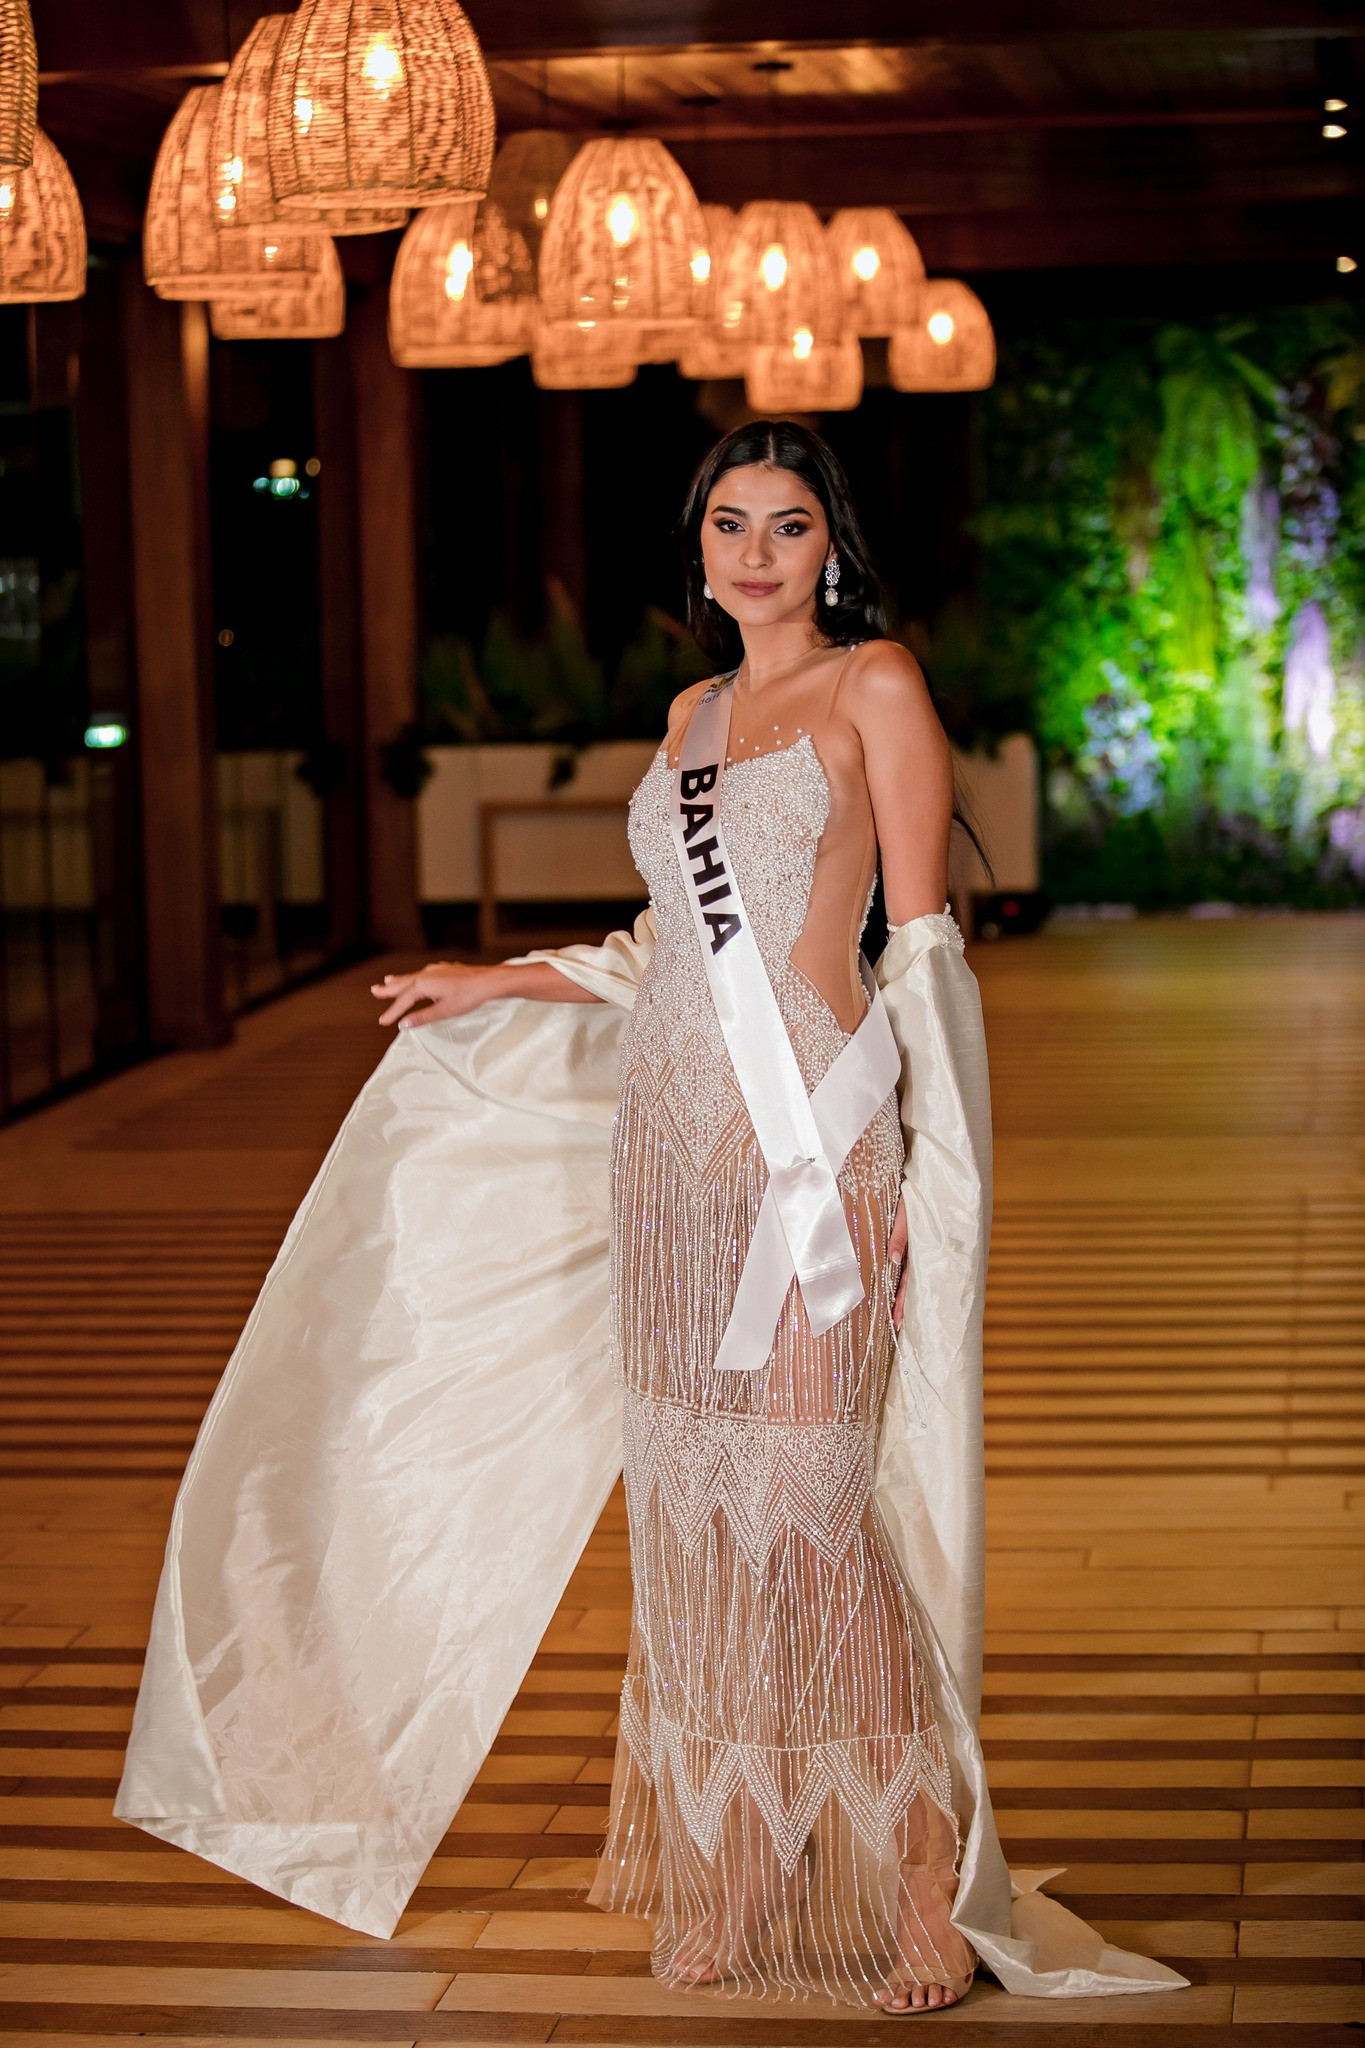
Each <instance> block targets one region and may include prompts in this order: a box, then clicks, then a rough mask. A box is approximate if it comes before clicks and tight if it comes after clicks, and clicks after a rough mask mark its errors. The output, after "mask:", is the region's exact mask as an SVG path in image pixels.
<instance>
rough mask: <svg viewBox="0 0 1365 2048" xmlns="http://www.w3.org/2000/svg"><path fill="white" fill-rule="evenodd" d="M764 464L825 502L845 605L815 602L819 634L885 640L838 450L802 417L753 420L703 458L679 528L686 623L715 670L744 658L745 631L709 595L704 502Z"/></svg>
mask: <svg viewBox="0 0 1365 2048" xmlns="http://www.w3.org/2000/svg"><path fill="white" fill-rule="evenodd" d="M753 463H761V464H764V465H765V466H766V467H768V468H770V469H789V470H790V471H791V472H792V475H793V476H798V477H800V479H801V481H802V483H803V484H804V485H805V486H806V489H807V490H808V491H810V492H811V494H812V496H814V497H815V498H817V499H818V500H819V502H820V506H821V509H822V510H823V512H824V515H825V518H826V520H827V521H828V524H829V537H830V541H831V544H832V545H833V548H834V552H835V554H836V556H837V557H838V561H839V582H838V586H837V588H838V593H839V602H838V603H837V604H831V605H827V604H826V603H825V602H824V597H823V592H822V593H821V595H820V597H819V598H817V601H816V607H815V624H816V627H817V628H818V630H819V632H820V634H821V636H822V637H823V638H824V639H825V640H827V641H829V642H830V644H831V645H832V646H837V645H838V644H839V643H840V642H848V641H853V640H880V639H881V638H882V636H883V635H884V634H885V632H886V606H885V600H884V597H883V594H882V586H881V583H880V581H879V579H878V576H877V572H876V570H875V569H874V568H873V566H872V557H871V555H870V554H869V553H868V547H867V542H866V541H865V540H864V538H863V530H862V527H861V526H860V525H859V524H858V514H857V512H856V511H855V510H854V507H853V493H852V491H851V490H850V489H849V486H848V478H847V477H846V476H845V475H844V471H843V465H842V463H841V462H840V461H839V458H838V456H837V455H836V454H835V453H834V450H833V449H832V448H830V447H829V446H828V445H827V444H826V443H825V442H824V441H822V440H821V439H820V436H819V435H818V434H815V433H812V432H811V430H810V428H809V427H803V426H802V425H801V424H800V422H799V421H798V420H750V421H749V422H748V423H747V424H746V425H745V426H742V427H736V428H735V430H734V432H733V433H730V434H727V435H726V436H725V438H724V440H722V441H717V443H716V445H715V447H714V448H713V449H712V450H711V451H710V453H709V454H708V455H707V456H706V457H705V458H704V460H703V461H702V463H701V466H700V468H699V469H698V470H697V473H696V475H695V476H694V477H693V479H692V483H691V486H690V488H689V490H688V493H687V501H686V503H685V504H684V506H683V512H682V518H681V520H680V521H679V523H678V535H679V539H680V540H681V542H682V551H683V565H684V568H685V570H686V573H687V623H688V625H689V627H690V628H691V631H692V637H693V639H694V640H695V641H696V643H697V645H698V647H700V649H701V651H702V653H703V654H704V655H705V656H706V658H707V660H708V661H713V662H715V664H716V667H717V669H725V668H733V667H734V666H735V664H736V663H737V662H738V660H739V658H740V655H741V654H742V653H743V651H744V648H743V643H742V641H741V639H740V635H739V627H738V626H737V625H736V624H735V622H734V620H733V619H732V618H731V617H730V614H729V613H728V612H726V611H722V609H721V607H720V606H719V605H718V604H717V603H716V601H715V599H714V598H709V597H707V595H706V570H705V568H704V567H703V565H702V558H701V526H702V520H703V519H704V518H705V516H706V501H707V499H708V498H709V497H710V495H711V493H712V491H713V490H714V489H715V487H716V483H717V481H718V480H719V479H720V478H721V477H723V476H724V475H725V473H726V471H727V470H731V469H747V468H748V467H749V466H750V465H751V464H753Z"/></svg>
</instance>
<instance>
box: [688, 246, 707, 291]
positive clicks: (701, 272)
mask: <svg viewBox="0 0 1365 2048" xmlns="http://www.w3.org/2000/svg"><path fill="white" fill-rule="evenodd" d="M710 275H711V252H710V250H709V249H698V250H696V251H695V252H694V253H693V257H692V282H693V284H705V283H706V280H707V278H708V277H709V276H710Z"/></svg>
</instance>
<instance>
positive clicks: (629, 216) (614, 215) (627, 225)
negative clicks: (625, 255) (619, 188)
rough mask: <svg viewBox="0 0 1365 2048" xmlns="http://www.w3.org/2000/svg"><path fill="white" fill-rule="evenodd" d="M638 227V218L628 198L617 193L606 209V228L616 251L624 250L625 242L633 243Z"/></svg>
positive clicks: (623, 194)
mask: <svg viewBox="0 0 1365 2048" xmlns="http://www.w3.org/2000/svg"><path fill="white" fill-rule="evenodd" d="M639 225H640V216H639V214H638V213H637V212H636V211H635V208H634V205H633V204H632V202H631V200H630V198H629V196H628V195H627V194H626V193H624V192H618V193H616V194H615V196H614V197H613V199H612V202H611V205H610V206H609V207H608V208H607V226H608V227H609V228H610V229H611V238H612V240H613V242H615V244H616V246H617V248H618V249H624V248H625V246H626V244H627V242H631V241H634V239H635V230H636V229H637V228H638V227H639Z"/></svg>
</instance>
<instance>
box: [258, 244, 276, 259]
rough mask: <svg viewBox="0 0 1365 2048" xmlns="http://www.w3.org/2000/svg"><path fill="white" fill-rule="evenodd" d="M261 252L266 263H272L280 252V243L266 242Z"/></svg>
mask: <svg viewBox="0 0 1365 2048" xmlns="http://www.w3.org/2000/svg"><path fill="white" fill-rule="evenodd" d="M261 253H262V255H263V256H264V257H265V260H266V262H267V263H273V262H274V261H275V258H276V257H277V256H278V255H279V253H280V245H279V243H278V242H267V243H266V245H265V248H264V249H263V250H262V252H261Z"/></svg>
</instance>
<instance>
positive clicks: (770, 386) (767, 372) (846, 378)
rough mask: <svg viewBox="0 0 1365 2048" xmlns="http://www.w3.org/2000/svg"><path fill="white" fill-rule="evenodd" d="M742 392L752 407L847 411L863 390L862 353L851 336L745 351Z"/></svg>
mask: <svg viewBox="0 0 1365 2048" xmlns="http://www.w3.org/2000/svg"><path fill="white" fill-rule="evenodd" d="M744 395H745V397H746V398H747V399H748V401H749V404H750V405H751V406H752V407H753V409H754V411H755V412H851V411H852V410H853V407H854V406H855V405H856V404H857V403H858V401H859V399H860V398H861V397H862V395H863V352H862V349H861V348H860V347H859V346H858V340H857V336H856V335H852V334H849V335H846V336H845V337H844V339H843V340H842V341H827V342H825V343H823V344H821V343H819V342H808V338H807V335H806V333H805V332H804V331H803V332H801V333H799V334H798V335H797V337H796V341H795V343H794V344H792V343H788V345H787V346H786V347H785V348H772V347H769V348H756V349H753V350H752V351H751V352H750V356H749V366H748V370H747V372H746V374H745V378H744Z"/></svg>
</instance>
